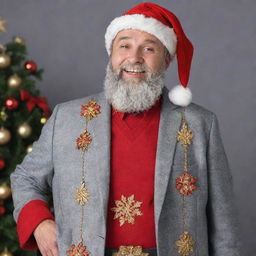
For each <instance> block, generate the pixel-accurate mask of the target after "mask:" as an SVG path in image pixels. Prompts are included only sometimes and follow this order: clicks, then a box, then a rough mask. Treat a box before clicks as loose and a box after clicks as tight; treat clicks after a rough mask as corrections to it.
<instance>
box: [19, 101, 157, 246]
mask: <svg viewBox="0 0 256 256" xmlns="http://www.w3.org/2000/svg"><path fill="white" fill-rule="evenodd" d="M160 108H161V99H160V100H158V101H157V102H156V104H155V105H154V106H153V107H152V108H151V109H149V110H147V111H143V112H141V113H139V114H137V115H134V114H128V113H123V112H117V111H116V110H115V109H114V108H112V121H111V174H110V177H111V179H110V192H109V204H108V218H107V235H106V239H107V240H106V247H108V248H118V247H119V246H120V245H141V246H143V248H145V249H147V248H155V247H156V238H155V222H154V173H155V158H156V149H157V137H158V128H159V120H160ZM132 195H133V198H132V197H131V196H132ZM122 196H124V197H125V198H124V197H122ZM128 198H129V200H131V201H130V204H129V209H130V214H128V217H129V216H130V218H127V215H123V214H122V216H123V217H124V218H123V224H122V225H120V223H121V222H120V221H122V217H117V218H116V219H114V216H115V215H117V212H116V211H117V210H113V208H115V207H117V205H116V203H115V200H117V201H121V207H120V202H117V203H119V204H118V206H119V207H117V209H119V210H120V209H121V212H123V211H122V209H124V208H122V205H123V204H124V202H123V201H126V200H127V199H128ZM122 199H123V201H122ZM124 199H125V200H124ZM136 202H137V204H136ZM122 203H123V204H122ZM134 204H135V205H134ZM131 207H132V208H131ZM134 209H136V210H134ZM132 214H134V215H132ZM45 219H54V217H53V215H52V214H51V213H50V209H49V206H48V205H47V204H46V203H45V202H44V201H41V200H32V201H30V202H28V203H27V204H26V205H25V206H24V207H23V208H22V209H21V211H20V214H19V216H18V221H17V232H18V237H19V241H20V246H21V248H23V249H28V250H29V249H30V250H32V249H37V248H38V247H37V245H36V241H35V239H34V236H33V231H34V230H35V228H36V227H37V226H38V224H39V223H40V222H42V221H43V220H45ZM128 220H129V221H130V222H131V223H129V221H128ZM145 231H146V232H145Z"/></svg>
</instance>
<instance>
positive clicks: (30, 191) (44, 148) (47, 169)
mask: <svg viewBox="0 0 256 256" xmlns="http://www.w3.org/2000/svg"><path fill="white" fill-rule="evenodd" d="M57 109H58V106H56V107H55V108H54V110H53V113H52V115H51V117H50V118H49V120H48V121H47V122H46V124H45V125H44V127H43V129H42V132H41V135H40V137H39V139H38V140H37V141H36V142H34V143H33V150H32V152H30V153H28V154H27V155H26V157H25V158H24V160H23V162H22V163H21V164H19V165H17V167H16V169H15V171H14V172H13V173H12V174H11V176H10V178H11V187H12V196H13V201H14V207H15V209H14V213H13V215H14V219H15V221H16V222H17V233H18V237H19V240H20V246H21V248H23V249H37V248H38V247H37V243H36V240H35V238H34V236H33V231H34V230H35V229H36V227H37V226H38V225H39V223H41V222H42V221H43V220H45V219H52V220H54V217H53V215H52V214H51V212H50V209H49V205H48V203H47V201H48V200H47V194H48V193H49V192H51V186H52V176H53V159H52V142H53V136H54V124H55V119H56V114H57Z"/></svg>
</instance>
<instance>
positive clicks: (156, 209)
mask: <svg viewBox="0 0 256 256" xmlns="http://www.w3.org/2000/svg"><path fill="white" fill-rule="evenodd" d="M105 42H106V48H107V51H108V53H109V55H110V60H109V64H108V66H107V71H106V78H105V83H104V92H102V93H99V94H95V95H91V96H88V97H85V98H82V99H77V100H72V101H69V102H66V103H62V104H58V105H57V106H56V107H55V108H54V111H53V114H52V116H51V118H50V119H49V120H48V122H47V123H46V125H45V126H44V128H43V130H42V134H41V136H40V138H39V140H38V141H37V142H35V143H34V145H33V151H32V152H31V153H29V154H28V155H27V156H26V158H25V159H24V161H23V162H22V163H21V164H20V165H18V166H17V168H16V170H15V172H14V173H13V174H12V175H11V181H12V189H13V199H14V203H15V211H14V217H15V220H16V221H17V230H18V235H19V239H20V243H21V246H22V248H24V249H35V248H39V250H40V251H41V254H42V255H43V256H48V255H51V256H52V255H54V256H57V255H61V256H62V255H68V256H75V255H77V256H78V255H82V256H86V255H97V256H103V255H118V256H119V255H138V256H142V255H143V256H146V255H150V256H151V255H154V256H156V255H158V256H167V255H183V256H188V255H197V256H199V255H204V256H207V255H211V256H213V255H214V256H223V255H225V256H231V255H232V256H238V255H240V253H239V249H238V238H237V231H236V216H235V213H234V205H233V190H232V176H231V172H230V169H229V165H228V160H227V157H226V154H225V151H224V147H223V144H222V140H221V136H220V131H219V126H218V120H217V117H216V115H215V114H214V113H212V112H211V111H209V110H207V109H205V108H203V107H201V106H199V105H197V104H194V103H191V100H192V94H191V91H190V89H189V88H188V87H187V84H188V79H189V71H190V65H191V60H192V54H193V46H192V44H191V42H190V41H189V40H188V38H187V37H186V35H185V33H184V32H183V30H182V27H181V25H180V22H179V21H178V19H177V17H176V16H175V15H174V14H173V13H171V12H170V11H168V10H166V9H164V8H163V7H161V6H158V5H156V4H152V3H143V4H140V5H138V6H136V7H134V8H132V9H131V10H129V11H127V12H125V13H124V14H123V15H122V16H120V17H118V18H116V19H114V20H113V21H112V22H111V24H110V25H109V26H108V28H107V31H106V34H105ZM175 55H176V56H177V63H178V71H179V78H180V82H181V85H178V86H176V87H174V88H173V89H172V90H171V91H170V92H169V91H168V89H167V88H166V87H165V86H164V82H163V79H164V72H165V70H166V69H167V68H168V66H169V65H170V63H171V61H172V59H173V58H174V56H175ZM49 192H52V195H53V203H54V216H53V214H52V213H51V212H50V210H49V205H48V202H47V196H46V195H47V194H48V193H49Z"/></svg>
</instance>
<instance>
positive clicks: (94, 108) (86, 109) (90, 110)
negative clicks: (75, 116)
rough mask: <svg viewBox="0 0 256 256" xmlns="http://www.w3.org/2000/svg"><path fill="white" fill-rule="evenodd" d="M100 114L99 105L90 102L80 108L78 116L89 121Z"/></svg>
mask: <svg viewBox="0 0 256 256" xmlns="http://www.w3.org/2000/svg"><path fill="white" fill-rule="evenodd" d="M99 113H100V105H98V104H97V103H96V102H95V101H92V100H90V101H89V102H88V103H87V104H86V105H82V106H81V112H80V115H81V116H84V117H86V118H87V119H89V120H91V119H92V118H94V117H96V116H97V115H98V114H99Z"/></svg>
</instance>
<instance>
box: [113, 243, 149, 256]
mask: <svg viewBox="0 0 256 256" xmlns="http://www.w3.org/2000/svg"><path fill="white" fill-rule="evenodd" d="M126 255H129V256H148V255H149V254H148V253H145V252H142V247H141V246H132V245H130V246H123V245H121V246H120V247H119V251H118V252H114V253H113V254H112V256H126Z"/></svg>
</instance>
